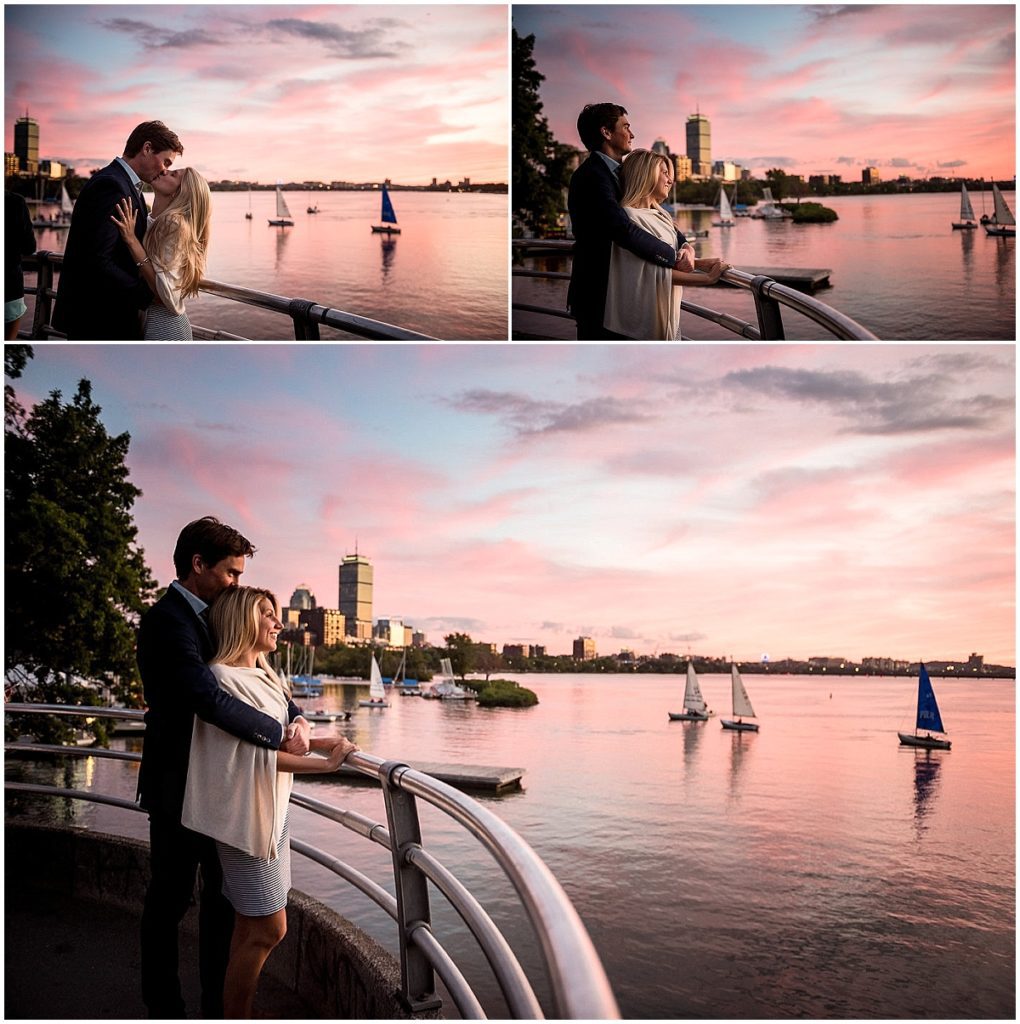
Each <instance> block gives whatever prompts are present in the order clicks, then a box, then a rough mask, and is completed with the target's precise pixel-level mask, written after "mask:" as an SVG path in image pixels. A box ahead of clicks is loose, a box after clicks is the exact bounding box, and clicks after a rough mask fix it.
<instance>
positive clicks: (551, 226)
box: [512, 29, 573, 237]
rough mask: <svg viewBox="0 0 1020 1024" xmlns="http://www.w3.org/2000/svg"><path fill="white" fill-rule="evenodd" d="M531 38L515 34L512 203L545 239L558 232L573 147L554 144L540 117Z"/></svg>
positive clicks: (537, 74)
mask: <svg viewBox="0 0 1020 1024" xmlns="http://www.w3.org/2000/svg"><path fill="white" fill-rule="evenodd" d="M534 46H535V37H534V36H533V35H530V36H524V37H523V38H522V37H521V36H519V35H518V34H517V30H516V29H514V32H513V131H512V144H513V161H512V164H513V202H514V218H515V220H516V221H517V223H518V225H520V226H521V227H523V228H524V230H525V231H526V232H527V233H529V234H532V235H535V236H538V237H541V236H543V235H546V234H549V233H550V232H552V231H555V230H556V229H557V228H558V227H559V226H560V218H561V215H562V213H563V210H564V201H563V190H564V189H565V188H566V187H567V183H568V181H569V180H570V173H569V170H568V161H569V160H570V157H571V155H572V152H573V151H572V149H571V148H570V147H569V146H563V145H561V144H560V143H558V142H557V141H556V139H555V138H554V137H553V134H552V132H551V131H550V130H549V124H548V122H547V121H546V119H545V117H544V116H543V114H542V100H541V99H540V97H539V91H538V90H539V85H540V84H541V83H542V82H543V81H544V80H545V76H544V75H542V74H541V73H540V72H539V71H538V69H537V68H536V66H535V60H534V58H533V57H532V51H533V49H534Z"/></svg>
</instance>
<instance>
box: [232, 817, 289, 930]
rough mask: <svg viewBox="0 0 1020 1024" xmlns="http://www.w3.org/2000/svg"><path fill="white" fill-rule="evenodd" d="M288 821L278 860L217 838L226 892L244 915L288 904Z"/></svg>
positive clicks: (261, 913) (270, 911)
mask: <svg viewBox="0 0 1020 1024" xmlns="http://www.w3.org/2000/svg"><path fill="white" fill-rule="evenodd" d="M287 826H288V821H287V819H286V818H285V819H284V822H283V831H282V832H281V833H280V841H279V843H278V844H277V847H276V852H277V857H276V859H275V860H263V859H262V858H261V857H253V856H252V855H251V854H250V853H245V852H244V851H243V850H238V849H237V848H236V847H234V846H227V844H226V843H221V842H220V841H219V840H216V852H217V853H218V854H219V855H220V865H221V867H222V868H223V895H224V896H226V897H227V899H228V900H229V901H230V905H231V906H232V907H233V908H234V910H236V911H237V912H238V913H239V914H244V916H245V917H266V916H267V915H269V914H275V913H276V912H277V911H278V910H282V909H283V908H284V907H285V906H287V893H288V892H289V891H290V839H289V835H288V829H287Z"/></svg>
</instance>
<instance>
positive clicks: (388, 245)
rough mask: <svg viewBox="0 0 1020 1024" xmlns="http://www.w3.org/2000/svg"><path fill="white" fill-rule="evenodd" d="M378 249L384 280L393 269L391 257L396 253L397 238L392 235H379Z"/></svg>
mask: <svg viewBox="0 0 1020 1024" xmlns="http://www.w3.org/2000/svg"><path fill="white" fill-rule="evenodd" d="M379 251H380V253H381V254H382V279H383V281H385V280H386V279H387V278H388V277H389V276H390V271H391V270H392V269H393V258H394V257H395V256H396V254H397V239H396V238H395V237H394V236H393V235H389V236H386V235H382V236H380V238H379Z"/></svg>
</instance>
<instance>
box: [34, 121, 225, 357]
mask: <svg viewBox="0 0 1020 1024" xmlns="http://www.w3.org/2000/svg"><path fill="white" fill-rule="evenodd" d="M183 153H184V147H183V146H182V145H181V142H180V139H178V138H177V136H176V135H175V134H174V133H173V132H172V131H170V129H169V128H167V126H166V125H165V124H163V123H162V121H146V122H144V123H143V124H140V125H138V127H137V128H135V130H134V131H133V132H132V133H131V134H130V135H129V136H128V140H127V142H126V143H125V144H124V154H123V156H119V157H116V158H115V159H114V160H113V161H112V162H111V163H110V164H108V165H107V166H106V167H104V168H103V169H102V170H101V171H97V172H96V173H95V174H93V176H92V177H91V178H90V179H89V180H88V181H87V182H86V183H85V186H84V187H83V188H82V190H81V193H80V194H79V196H78V199H77V201H76V202H75V205H74V213H72V215H71V228H70V231H69V232H68V236H67V244H66V246H65V249H64V260H63V266H62V269H61V272H60V281H59V283H58V286H57V305H56V309H55V310H54V314H53V326H54V327H55V328H56V329H57V330H58V331H61V332H62V333H64V334H65V335H66V336H67V337H68V339H69V340H71V341H125V340H126V341H137V340H147V341H176V340H189V341H190V340H191V338H192V332H191V324H190V322H189V321H188V314H187V312H186V311H185V308H184V300H185V299H187V298H189V297H190V296H192V295H195V294H197V293H198V287H199V283H200V282H201V280H202V276H203V275H204V273H205V263H206V252H207V249H208V245H209V221H210V216H211V204H210V196H209V186H208V184H206V181H205V179H204V178H203V177H202V176H201V175H200V174H199V173H198V171H196V170H195V169H194V168H191V167H186V168H180V169H173V170H171V165H172V164H173V162H174V159H175V158H176V157H178V156H181V155H183ZM144 185H150V186H151V187H152V191H153V193H154V200H153V204H152V212H151V213H150V212H149V209H148V206H147V205H146V202H145V198H144V197H143V195H142V187H143V186H144Z"/></svg>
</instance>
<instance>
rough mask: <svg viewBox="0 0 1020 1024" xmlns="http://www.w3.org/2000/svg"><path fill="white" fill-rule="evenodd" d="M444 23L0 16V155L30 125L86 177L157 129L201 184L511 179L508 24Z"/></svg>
mask: <svg viewBox="0 0 1020 1024" xmlns="http://www.w3.org/2000/svg"><path fill="white" fill-rule="evenodd" d="M457 11H458V8H451V7H447V6H443V5H436V6H431V5H429V6H426V5H421V6H417V5H412V6H386V7H385V8H383V9H381V8H380V7H379V6H378V5H365V6H362V5H351V6H318V5H307V6H293V7H291V6H269V5H267V6H261V5H241V6H226V5H200V6H190V5H182V6H148V5H142V6H137V5H134V6H131V7H128V6H126V5H83V6H60V7H56V6H49V5H38V4H36V5H7V6H6V7H5V9H4V20H5V44H4V51H5V53H4V56H5V71H4V73H5V127H4V132H5V142H4V148H5V150H6V151H7V152H10V151H12V149H13V125H14V122H15V120H16V119H17V118H18V117H22V116H24V115H25V114H26V113H27V114H28V116H30V117H32V118H33V119H35V120H36V121H38V122H39V134H40V156H41V157H42V158H43V159H50V160H57V161H60V162H62V163H66V164H69V165H70V166H72V167H74V168H75V169H76V170H77V171H78V173H79V174H81V175H82V176H85V177H87V176H88V172H89V170H90V169H93V168H96V167H102V166H105V165H106V164H107V163H109V161H110V160H111V159H112V158H113V157H114V156H119V155H120V154H121V153H122V151H123V146H124V140H125V139H126V138H127V136H128V134H129V133H130V131H131V130H132V129H133V128H134V127H135V125H136V124H138V123H140V122H142V121H147V120H162V121H164V122H165V123H166V124H167V125H168V126H169V127H170V128H171V129H172V130H174V131H175V132H177V134H178V135H179V136H180V139H181V142H182V144H183V146H184V155H183V157H182V158H179V159H178V161H177V163H178V164H179V165H181V166H192V167H195V168H196V169H197V170H198V171H199V172H200V173H202V174H203V175H205V176H206V177H207V178H210V179H211V180H217V181H218V180H254V181H259V182H261V183H272V182H275V181H277V180H285V181H292V180H294V181H305V180H309V181H325V182H330V181H373V180H378V181H381V180H383V179H385V178H390V179H391V180H394V181H401V182H403V183H406V184H421V185H427V184H428V183H429V182H431V180H432V179H433V178H438V179H439V180H440V181H444V180H446V179H449V180H451V181H459V180H461V179H463V178H469V179H471V180H472V181H508V180H509V168H508V160H507V149H506V137H507V131H508V100H507V84H506V83H507V74H508V59H507V46H506V32H507V8H506V6H505V5H474V6H472V7H471V17H469V18H466V17H463V16H459V15H458V14H457ZM58 12H59V13H58ZM46 68H60V74H59V75H57V74H52V73H46V71H45V69H46ZM256 69H257V71H256Z"/></svg>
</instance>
